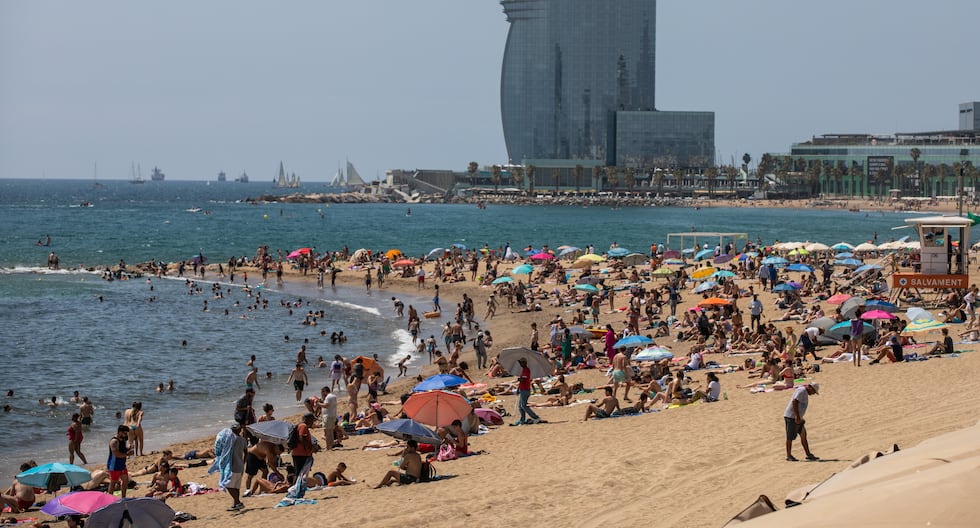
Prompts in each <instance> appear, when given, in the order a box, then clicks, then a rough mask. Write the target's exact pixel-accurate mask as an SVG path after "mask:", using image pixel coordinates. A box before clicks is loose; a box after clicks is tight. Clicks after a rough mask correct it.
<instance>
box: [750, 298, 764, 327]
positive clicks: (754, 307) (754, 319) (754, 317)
mask: <svg viewBox="0 0 980 528" xmlns="http://www.w3.org/2000/svg"><path fill="white" fill-rule="evenodd" d="M764 308H765V307H764V306H763V305H762V301H760V300H759V294H755V295H753V296H752V302H750V303H749V314H750V315H751V318H750V323H749V324H750V326H751V328H752V331H753V332H755V330H756V328H758V326H759V325H760V324H762V311H763V310H764Z"/></svg>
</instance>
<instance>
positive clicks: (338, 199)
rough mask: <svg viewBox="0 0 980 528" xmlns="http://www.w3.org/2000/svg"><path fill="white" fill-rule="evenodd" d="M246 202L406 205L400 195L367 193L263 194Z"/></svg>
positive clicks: (247, 199)
mask: <svg viewBox="0 0 980 528" xmlns="http://www.w3.org/2000/svg"><path fill="white" fill-rule="evenodd" d="M245 201H246V202H272V203H335V204H342V203H344V204H347V203H405V200H403V199H402V198H401V197H400V196H398V195H378V194H366V193H310V194H303V193H293V194H287V195H285V196H277V195H272V194H263V195H262V196H259V197H258V198H246V199H245Z"/></svg>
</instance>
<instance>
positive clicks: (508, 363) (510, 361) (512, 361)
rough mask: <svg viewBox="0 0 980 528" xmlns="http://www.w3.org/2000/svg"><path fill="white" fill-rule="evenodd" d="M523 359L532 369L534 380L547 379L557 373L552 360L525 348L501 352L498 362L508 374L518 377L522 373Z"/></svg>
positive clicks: (508, 349) (514, 348) (507, 349)
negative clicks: (521, 361) (521, 360)
mask: <svg viewBox="0 0 980 528" xmlns="http://www.w3.org/2000/svg"><path fill="white" fill-rule="evenodd" d="M521 358H524V359H526V360H527V366H528V368H529V369H531V377H532V378H546V377H548V376H551V374H552V373H553V372H554V371H555V366H554V364H552V363H551V360H549V359H548V358H546V357H544V355H543V354H541V353H538V352H535V351H533V350H531V349H530V348H525V347H513V348H505V349H503V350H501V351H500V357H498V358H497V362H499V363H500V366H502V367H503V368H504V370H506V371H507V372H509V373H511V374H514V375H518V374H520V373H521V364H520V359H521Z"/></svg>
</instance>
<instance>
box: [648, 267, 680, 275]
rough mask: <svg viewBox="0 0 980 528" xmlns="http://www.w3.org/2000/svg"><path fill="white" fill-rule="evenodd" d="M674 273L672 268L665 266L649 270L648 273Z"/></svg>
mask: <svg viewBox="0 0 980 528" xmlns="http://www.w3.org/2000/svg"><path fill="white" fill-rule="evenodd" d="M674 273H676V272H675V271H674V270H672V269H670V268H667V267H663V268H657V269H655V270H653V271H651V272H650V275H656V276H667V275H673V274H674Z"/></svg>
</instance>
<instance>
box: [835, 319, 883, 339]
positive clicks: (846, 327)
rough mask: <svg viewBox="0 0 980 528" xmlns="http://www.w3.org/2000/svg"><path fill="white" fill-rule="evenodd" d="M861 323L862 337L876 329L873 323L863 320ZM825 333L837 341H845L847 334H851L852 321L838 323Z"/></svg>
mask: <svg viewBox="0 0 980 528" xmlns="http://www.w3.org/2000/svg"><path fill="white" fill-rule="evenodd" d="M861 324H862V326H861V336H862V337H864V336H865V335H867V334H870V333H872V332H874V331H875V327H874V325H872V324H871V323H867V322H862V323H861ZM824 335H825V336H827V337H829V338H831V339H833V340H836V341H843V339H844V336H845V335H851V322H850V321H844V322H843V323H837V324H835V325H834V326H831V327H830V328H828V329H827V332H826V333H825V334H824Z"/></svg>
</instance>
